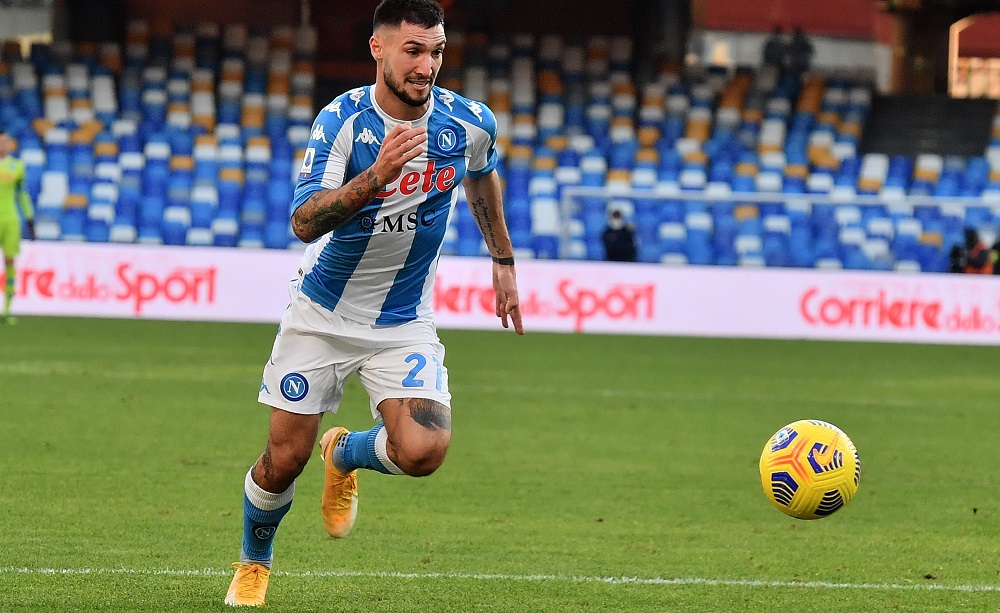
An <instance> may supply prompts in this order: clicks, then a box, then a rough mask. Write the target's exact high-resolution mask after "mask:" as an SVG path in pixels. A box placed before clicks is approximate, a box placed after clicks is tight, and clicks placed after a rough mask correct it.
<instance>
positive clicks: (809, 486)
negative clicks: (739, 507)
mask: <svg viewBox="0 0 1000 613" xmlns="http://www.w3.org/2000/svg"><path fill="white" fill-rule="evenodd" d="M860 481H861V458H860V457H859V456H858V450H857V449H856V448H855V447H854V443H852V442H851V439H850V438H848V436H847V435H846V434H844V431H843V430H841V429H840V428H838V427H837V426H834V425H833V424H829V423H827V422H825V421H819V420H818V419H807V420H802V421H797V422H795V423H791V424H788V425H787V426H785V427H784V428H782V429H781V430H778V431H777V432H776V433H775V434H774V436H772V437H771V440H769V441H768V442H767V445H765V446H764V452H763V453H762V454H760V482H761V485H763V486H764V493H766V494H767V497H768V499H769V500H770V501H771V503H772V504H773V505H774V506H776V507H778V510H780V511H781V512H783V513H786V514H788V515H791V516H792V517H797V518H798V519H821V518H823V517H826V516H828V515H831V514H832V513H834V512H836V511H837V510H838V509H840V508H841V507H843V506H844V505H845V504H847V503H848V502H850V500H851V498H853V497H854V494H855V492H857V491H858V483H860Z"/></svg>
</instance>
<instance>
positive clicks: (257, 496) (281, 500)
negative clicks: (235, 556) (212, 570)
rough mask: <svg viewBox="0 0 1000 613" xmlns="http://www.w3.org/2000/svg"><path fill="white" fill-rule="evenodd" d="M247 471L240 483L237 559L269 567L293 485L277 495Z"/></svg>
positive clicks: (288, 506) (290, 501)
mask: <svg viewBox="0 0 1000 613" xmlns="http://www.w3.org/2000/svg"><path fill="white" fill-rule="evenodd" d="M252 473H253V469H252V468H251V469H250V472H248V473H247V478H246V481H245V482H244V485H243V551H242V552H241V553H240V561H241V562H244V563H247V562H257V563H259V564H263V565H264V566H266V567H268V568H271V559H272V557H273V550H272V544H273V542H274V534H275V532H277V530H278V524H279V523H281V518H282V517H284V516H285V513H287V512H288V509H290V508H291V507H292V496H294V495H295V484H294V483H292V485H291V486H290V487H289V488H288V489H287V490H285V491H284V492H282V493H280V494H272V493H271V492H267V491H265V490H263V489H261V487H260V486H259V485H257V484H256V483H255V482H254V480H253V477H252V476H251V474H252Z"/></svg>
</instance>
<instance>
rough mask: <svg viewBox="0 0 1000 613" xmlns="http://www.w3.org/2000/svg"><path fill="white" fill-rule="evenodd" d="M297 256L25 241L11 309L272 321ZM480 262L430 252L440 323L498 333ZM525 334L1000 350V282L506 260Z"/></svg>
mask: <svg viewBox="0 0 1000 613" xmlns="http://www.w3.org/2000/svg"><path fill="white" fill-rule="evenodd" d="M298 261H299V254H297V253H293V252H282V251H263V250H243V249H225V248H192V247H143V246H131V245H129V246H116V245H91V244H70V243H46V242H32V243H28V244H26V245H25V248H24V251H23V253H22V254H21V256H20V257H19V258H18V281H17V298H16V300H15V302H14V306H15V312H16V313H18V314H22V315H81V316H95V317H140V318H153V319H176V320H207V321H248V322H277V321H278V319H279V318H280V316H281V313H282V312H283V311H284V308H285V305H286V303H287V300H288V295H287V287H288V281H289V279H291V278H293V277H294V276H295V274H296V271H297V269H298ZM490 271H491V266H490V263H489V261H488V260H485V259H480V258H454V257H443V258H442V260H441V263H440V266H439V267H438V278H437V284H436V286H435V291H434V309H435V318H436V320H437V323H438V326H439V327H440V328H444V329H447V328H465V329H499V328H500V324H499V321H498V320H497V318H496V316H495V314H494V310H493V309H494V307H493V286H492V279H491V277H490V274H491V273H490ZM517 274H518V285H519V291H520V299H521V310H522V314H523V317H524V326H525V329H526V330H527V331H528V332H529V333H530V332H531V331H533V330H537V331H550V332H596V333H622V334H652V335H682V336H719V337H755V338H804V339H806V338H807V339H839V340H865V341H892V342H920V343H962V344H985V345H997V344H1000V278H998V277H991V276H980V275H938V274H920V275H912V274H900V273H871V272H851V271H826V270H784V269H748V268H724V267H697V266H688V267H667V266H659V265H646V264H610V263H600V262H569V261H541V260H537V261H532V260H525V261H522V262H519V263H518V267H517Z"/></svg>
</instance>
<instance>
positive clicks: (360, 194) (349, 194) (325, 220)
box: [292, 168, 385, 242]
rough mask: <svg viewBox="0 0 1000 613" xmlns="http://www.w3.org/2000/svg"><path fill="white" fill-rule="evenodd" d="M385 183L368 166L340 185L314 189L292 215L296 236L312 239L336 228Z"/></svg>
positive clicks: (363, 205) (358, 209)
mask: <svg viewBox="0 0 1000 613" xmlns="http://www.w3.org/2000/svg"><path fill="white" fill-rule="evenodd" d="M383 187H385V186H384V185H383V184H382V182H381V181H380V180H379V178H378V177H376V176H375V172H374V171H372V169H371V168H368V169H366V170H365V171H363V172H362V173H361V174H359V175H358V176H356V177H354V178H353V179H351V180H350V181H349V182H348V183H347V184H346V185H344V186H341V187H340V188H338V189H323V190H320V191H318V192H316V193H314V194H313V195H312V196H310V197H309V199H308V200H306V201H305V203H303V205H302V206H300V207H299V208H298V209H297V210H296V211H295V213H294V214H293V215H292V230H293V231H294V232H295V236H298V237H299V238H300V239H302V240H303V241H306V242H309V241H313V240H316V239H317V238H319V237H320V236H323V235H324V234H326V233H327V232H330V231H331V230H336V229H337V228H339V227H340V226H342V225H344V223H345V222H346V221H347V220H348V219H350V218H351V217H353V216H354V215H355V214H356V213H357V212H358V211H360V210H361V209H363V208H364V207H365V205H367V204H368V203H369V202H371V201H372V200H373V199H374V198H375V196H376V195H377V194H378V193H379V192H380V191H381V190H382V188H383ZM307 239H308V240H307Z"/></svg>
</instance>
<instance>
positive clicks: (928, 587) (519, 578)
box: [0, 567, 1000, 592]
mask: <svg viewBox="0 0 1000 613" xmlns="http://www.w3.org/2000/svg"><path fill="white" fill-rule="evenodd" d="M15 574H16V575H134V576H162V575H167V576H178V577H228V576H229V575H230V574H232V571H231V570H219V569H213V568H204V569H173V568H160V569H156V568H154V569H142V568H18V567H0V575H15ZM272 575H273V576H276V577H292V578H307V577H326V578H347V579H350V578H361V579H409V580H427V579H430V580H438V579H444V580H448V579H459V580H467V581H511V582H531V583H539V582H558V583H604V584H609V585H681V586H685V585H707V586H713V587H714V586H721V587H768V588H782V587H785V588H800V589H830V590H885V591H894V590H916V591H944V592H1000V585H944V584H940V583H909V584H908V583H849V582H843V583H841V582H835V581H768V580H763V579H706V578H704V577H673V578H670V577H594V576H580V575H517V574H504V573H403V572H394V571H381V572H380V571H353V570H330V571H281V570H276V571H274V572H273V573H272Z"/></svg>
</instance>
